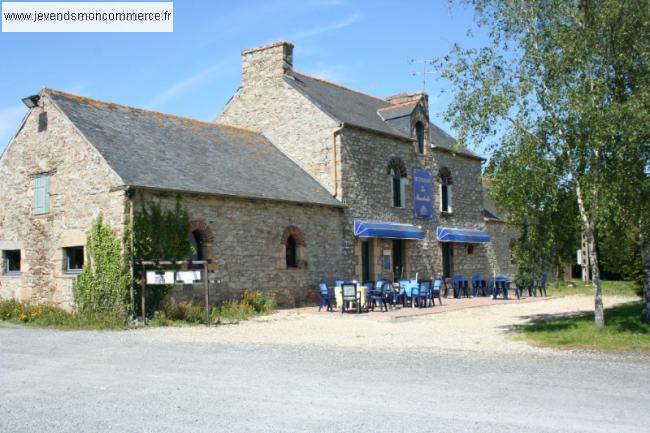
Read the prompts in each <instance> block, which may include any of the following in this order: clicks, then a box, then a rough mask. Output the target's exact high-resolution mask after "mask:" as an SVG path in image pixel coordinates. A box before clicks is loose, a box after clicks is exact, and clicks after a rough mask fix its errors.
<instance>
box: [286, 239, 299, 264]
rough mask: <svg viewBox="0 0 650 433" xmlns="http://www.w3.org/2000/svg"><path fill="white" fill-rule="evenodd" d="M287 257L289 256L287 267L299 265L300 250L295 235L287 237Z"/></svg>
mask: <svg viewBox="0 0 650 433" xmlns="http://www.w3.org/2000/svg"><path fill="white" fill-rule="evenodd" d="M286 257H287V268H297V267H298V251H297V247H296V239H295V238H294V237H293V236H289V237H288V238H287V244H286Z"/></svg>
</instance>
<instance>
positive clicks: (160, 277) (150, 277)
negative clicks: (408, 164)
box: [147, 271, 174, 285]
mask: <svg viewBox="0 0 650 433" xmlns="http://www.w3.org/2000/svg"><path fill="white" fill-rule="evenodd" d="M147 284H148V285H161V284H162V285H164V284H174V271H165V272H157V271H147Z"/></svg>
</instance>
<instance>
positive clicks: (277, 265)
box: [134, 192, 346, 307]
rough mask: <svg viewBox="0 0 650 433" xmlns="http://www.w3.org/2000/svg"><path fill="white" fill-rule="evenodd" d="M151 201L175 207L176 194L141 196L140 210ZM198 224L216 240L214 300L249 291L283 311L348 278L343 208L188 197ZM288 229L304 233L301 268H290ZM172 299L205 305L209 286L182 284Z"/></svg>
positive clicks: (209, 251)
mask: <svg viewBox="0 0 650 433" xmlns="http://www.w3.org/2000/svg"><path fill="white" fill-rule="evenodd" d="M151 200H155V201H159V202H160V203H161V205H162V206H163V207H168V208H171V207H173V206H174V205H175V203H176V196H175V195H170V194H154V193H151V192H147V193H143V192H141V193H139V194H138V195H137V197H136V198H135V201H134V203H135V206H136V209H138V208H139V207H141V206H142V205H143V204H144V203H147V202H149V201H151ZM182 204H183V206H184V207H185V208H186V209H187V210H188V213H189V215H190V219H191V220H192V221H194V222H195V223H196V222H200V223H201V226H202V227H204V228H203V230H206V229H207V230H209V232H210V233H211V235H212V237H213V241H212V243H211V245H209V246H208V247H207V248H206V250H205V251H206V256H207V258H209V259H213V260H214V261H215V263H213V264H211V265H210V269H211V270H214V271H215V272H216V273H215V277H216V279H217V282H215V283H214V284H211V285H210V299H211V301H213V302H222V301H225V300H228V299H232V298H237V297H238V296H240V295H241V293H242V292H243V291H244V290H245V289H260V290H264V291H266V292H268V293H271V294H274V295H275V296H276V299H277V301H278V305H280V306H281V307H294V306H301V305H305V304H309V303H312V304H313V303H314V302H315V301H316V300H317V299H318V293H317V290H316V287H317V283H318V281H319V280H320V279H321V278H325V279H326V280H327V281H328V282H329V283H332V282H333V281H334V279H335V278H338V277H340V276H341V275H344V268H345V266H346V264H345V263H344V259H343V256H342V253H341V244H342V237H341V236H342V233H343V229H342V211H341V210H340V209H339V208H332V207H324V206H313V205H301V204H291V203H281V202H273V201H264V200H249V199H238V198H226V197H217V196H205V195H190V194H185V195H183V196H182ZM287 228H291V229H290V232H291V233H293V234H294V235H295V234H296V233H300V234H301V235H302V237H300V236H296V237H298V238H299V243H302V239H304V245H299V246H298V263H299V266H300V267H299V268H289V269H288V268H287V266H286V256H285V254H286V250H285V245H284V244H283V235H285V238H286V233H285V231H286V230H287ZM171 296H172V297H174V298H175V299H176V300H178V301H189V300H196V301H201V302H202V301H203V297H204V286H203V285H202V284H201V285H187V286H177V287H175V289H174V291H173V292H172V293H171Z"/></svg>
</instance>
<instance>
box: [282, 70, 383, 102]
mask: <svg viewBox="0 0 650 433" xmlns="http://www.w3.org/2000/svg"><path fill="white" fill-rule="evenodd" d="M293 73H294V74H297V75H302V76H303V77H308V78H311V79H312V80H316V81H320V82H322V83H325V84H329V85H330V86H335V87H338V88H341V89H344V90H348V91H350V92H354V93H357V94H359V95H363V96H367V97H368V98H372V99H376V100H378V101H381V102H385V103H387V104H390V102H388V101H387V100H386V99H384V98H380V97H378V96H374V95H370V94H368V93H364V92H362V91H360V90H356V89H352V88H350V87H346V86H344V85H342V84H339V83H334V82H332V81H328V80H325V79H323V78H318V77H314V76H313V75H307V74H303V73H302V72H297V71H293Z"/></svg>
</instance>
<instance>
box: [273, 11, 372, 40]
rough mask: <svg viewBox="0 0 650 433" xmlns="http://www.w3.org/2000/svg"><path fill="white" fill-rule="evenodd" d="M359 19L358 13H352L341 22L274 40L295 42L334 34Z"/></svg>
mask: <svg viewBox="0 0 650 433" xmlns="http://www.w3.org/2000/svg"><path fill="white" fill-rule="evenodd" d="M360 18H361V14H360V13H354V14H352V15H349V16H347V17H345V18H343V19H341V20H338V21H335V22H333V23H330V24H325V25H322V26H317V27H313V28H311V29H307V30H299V31H297V32H295V33H293V34H290V35H287V36H283V37H278V38H275V39H274V40H286V41H297V40H301V39H307V38H311V37H314V36H320V35H322V34H324V33H329V32H334V31H336V30H341V29H343V28H345V27H349V26H351V25H352V24H354V23H356V22H357V21H359V19H360Z"/></svg>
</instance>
